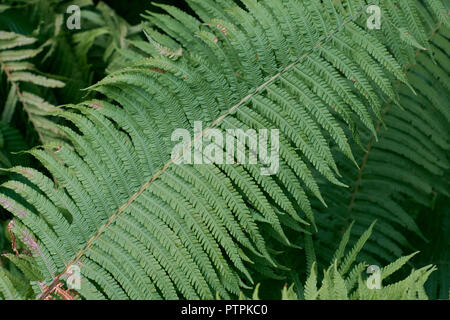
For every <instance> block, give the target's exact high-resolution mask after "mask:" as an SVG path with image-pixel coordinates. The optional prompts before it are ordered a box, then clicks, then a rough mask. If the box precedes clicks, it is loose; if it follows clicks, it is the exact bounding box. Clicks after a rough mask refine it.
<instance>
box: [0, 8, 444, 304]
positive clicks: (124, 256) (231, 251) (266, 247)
mask: <svg viewBox="0 0 450 320" xmlns="http://www.w3.org/2000/svg"><path fill="white" fill-rule="evenodd" d="M394 2H395V1H390V0H386V1H383V2H382V4H381V6H382V9H383V12H384V19H386V25H384V27H383V28H382V29H380V30H368V29H367V28H366V26H365V22H366V19H367V17H366V16H365V14H364V12H365V8H366V5H367V4H368V3H371V2H369V1H368V2H367V3H366V1H357V0H345V1H339V2H336V1H330V0H326V1H322V2H319V1H315V0H301V1H300V0H279V1H270V0H261V1H256V0H242V1H240V3H241V5H242V6H239V5H238V4H237V3H235V2H234V1H232V0H220V1H212V0H201V1H200V0H187V3H188V4H189V5H190V7H191V9H192V11H194V12H195V14H196V17H194V16H191V15H189V14H188V13H186V12H185V11H181V10H179V9H177V8H175V7H171V6H167V5H159V7H160V8H161V9H163V10H165V11H166V12H167V13H166V14H161V13H153V12H147V14H146V15H145V16H144V18H145V19H147V20H148V23H146V24H144V27H143V29H144V30H145V33H144V34H145V36H146V41H145V40H142V39H139V38H134V37H132V38H130V39H128V40H125V38H126V37H127V36H130V35H131V36H132V35H133V33H134V31H135V30H138V29H135V28H132V27H130V26H129V25H128V24H127V23H125V22H124V21H123V20H121V19H120V18H110V16H108V14H105V12H109V11H108V10H109V9H107V8H106V7H99V10H100V12H102V14H103V15H101V17H102V19H103V20H101V19H100V15H89V16H90V17H92V19H91V20H92V21H91V22H95V21H97V22H98V24H99V26H98V27H96V28H94V29H92V30H89V31H83V32H81V33H78V34H77V35H75V37H74V39H75V42H76V50H75V51H76V53H77V55H85V54H87V53H88V52H89V51H90V49H91V48H94V47H95V43H96V41H99V42H97V44H100V46H102V44H103V45H104V46H103V48H106V49H105V54H104V55H103V60H104V61H105V62H107V63H108V64H110V68H109V69H108V71H109V72H112V73H110V74H109V75H108V76H106V77H105V78H104V79H103V80H101V81H99V82H98V83H96V84H95V85H93V86H91V87H90V92H91V93H90V94H91V96H94V95H96V94H97V97H98V98H97V99H94V98H92V99H90V100H87V101H83V102H80V103H78V104H69V105H65V106H63V107H60V108H57V109H55V108H53V107H52V109H51V112H52V116H53V117H58V118H59V119H60V120H59V121H58V123H57V124H55V125H54V128H56V129H57V130H58V132H62V134H61V136H64V137H65V138H66V139H67V140H68V141H69V143H68V144H63V143H61V142H58V141H55V140H53V141H52V142H49V143H46V144H44V145H43V146H42V147H35V148H33V149H31V150H30V151H28V154H30V155H32V156H33V157H35V158H36V159H37V160H39V161H40V163H41V164H42V165H43V166H44V167H45V168H46V171H43V170H36V169H33V168H27V167H24V166H23V165H22V166H15V167H13V168H11V169H9V172H10V173H11V175H12V178H11V179H10V180H8V181H7V182H5V183H3V184H2V186H1V190H0V191H1V196H0V204H1V206H2V207H3V208H5V209H6V210H8V211H9V212H11V213H12V214H13V215H14V220H13V221H14V223H13V225H12V227H11V232H12V234H13V235H14V238H15V239H16V240H17V242H18V246H19V247H20V248H22V250H23V249H25V248H26V250H28V251H29V254H30V255H31V256H32V257H33V259H28V258H26V259H27V260H26V262H27V263H28V264H27V267H28V268H29V269H32V270H38V272H33V275H34V276H33V277H31V278H30V276H26V275H25V279H26V281H28V282H29V284H30V286H31V287H32V289H30V286H28V287H27V286H25V288H26V289H25V290H22V291H21V292H22V293H20V292H19V291H18V290H17V289H15V287H14V286H11V284H12V283H13V280H11V279H12V278H11V276H10V275H9V274H8V272H9V271H2V274H0V278H1V279H2V281H3V282H2V284H1V286H0V291H1V292H2V295H3V297H5V298H17V297H22V298H23V297H26V295H27V294H28V292H30V290H32V291H33V293H34V295H35V297H37V298H48V296H49V295H50V294H51V293H53V290H54V289H55V287H57V286H59V285H60V284H61V283H60V282H61V281H62V280H63V279H65V278H67V276H68V274H67V271H68V269H69V267H70V266H71V265H73V264H77V265H80V266H81V273H82V286H81V289H80V290H78V292H77V293H78V295H79V297H81V298H84V299H105V298H107V299H161V298H162V299H177V298H189V299H196V298H201V299H212V298H214V297H217V296H218V297H220V298H225V299H228V298H236V297H239V295H240V294H242V290H248V289H251V288H253V287H254V284H255V283H256V282H260V280H267V279H275V280H274V281H283V282H286V280H288V279H289V280H290V281H291V280H294V281H293V282H294V284H295V285H294V286H293V287H291V288H289V289H288V288H285V289H283V297H285V298H295V295H297V297H304V298H308V299H309V298H311V299H316V298H319V299H335V298H336V299H347V298H350V299H400V298H408V299H414V298H416V299H424V298H426V297H427V294H426V293H425V291H424V289H423V286H424V282H425V281H426V279H427V278H428V276H429V274H430V273H431V272H432V271H434V267H432V266H427V267H423V268H419V269H417V270H415V271H412V272H411V273H410V274H409V275H408V276H407V277H405V278H404V279H403V280H400V281H397V282H393V284H391V285H388V286H385V287H383V289H381V290H376V291H373V290H368V289H367V287H365V284H364V282H363V280H362V276H361V274H362V273H363V271H364V270H365V269H364V268H365V264H363V263H361V262H360V261H357V257H358V256H361V257H362V258H363V259H364V260H365V261H367V262H368V263H374V262H379V263H380V265H386V262H392V261H395V262H393V264H389V265H387V267H385V268H384V269H383V270H382V272H384V276H386V277H387V276H388V275H390V274H392V273H394V272H395V271H396V270H397V269H399V268H400V267H401V266H402V265H404V264H405V263H406V262H407V261H408V260H409V259H410V258H412V256H411V255H410V256H406V257H405V258H401V256H402V255H404V253H405V251H408V252H411V251H414V250H412V249H413V245H411V244H410V243H409V240H407V239H408V238H409V237H410V236H412V237H416V238H418V239H419V240H417V241H427V239H426V237H425V236H424V234H423V232H422V231H421V229H420V227H419V225H418V224H417V222H416V220H415V217H414V215H413V214H411V213H410V212H409V210H410V208H409V206H408V205H407V204H409V205H412V204H417V205H420V206H423V207H424V208H429V207H432V202H433V201H431V199H432V195H433V194H434V195H436V194H442V195H444V196H448V181H447V180H446V179H445V175H446V173H448V168H449V163H448V161H449V159H448V149H449V142H448V138H447V137H448V133H449V132H448V128H449V127H450V126H449V125H448V124H449V117H450V113H449V108H448V101H449V99H448V98H449V97H448V96H449V91H448V90H449V88H448V81H447V79H448V70H447V69H448V67H447V66H448V65H449V64H448V55H447V53H446V52H447V51H448V48H449V47H450V45H449V41H448V38H447V37H446V33H445V31H446V30H447V29H446V28H447V27H448V21H447V18H448V14H444V13H443V12H442V8H443V7H444V3H442V2H441V1H437V0H436V1H425V2H421V1H418V0H408V1H402V2H401V3H399V4H398V5H396V4H394ZM444 8H445V7H444ZM103 10H105V11H103ZM388 25H389V26H390V27H387V26H388ZM112 30H114V31H112ZM106 35H109V38H107V40H106V42H104V41H103V40H105V38H102V37H103V36H106ZM17 37H18V38H20V39H22V38H21V37H22V36H20V35H17ZM26 39H28V38H26ZM102 39H103V40H102ZM17 41H18V40H17ZM24 41H25V42H26V41H31V40H24V39H22V40H20V41H19V42H20V43H21V44H22V43H24ZM105 43H106V45H105ZM29 44H31V42H30V43H29ZM119 48H121V50H119V51H118V53H117V54H116V55H115V56H114V55H112V54H111V52H112V51H114V50H113V49H119ZM425 49H426V50H425ZM34 50H35V49H34ZM34 50H33V49H31V51H30V49H27V51H26V52H23V51H22V53H17V52H12V53H11V51H6V52H9V53H7V54H3V53H2V54H3V55H0V59H2V58H3V61H12V60H11V59H16V58H17V59H18V58H22V59H25V58H27V57H28V56H29V55H33V54H34V53H35V51H34ZM417 50H419V51H417ZM421 51H424V52H421ZM5 57H6V60H5ZM87 64H88V62H87V60H84V62H83V65H87ZM12 79H13V80H10V81H31V82H33V83H34V84H43V83H45V84H47V85H50V84H55V83H53V82H51V81H50V82H49V80H46V79H43V78H42V77H37V78H36V76H34V77H33V76H31V75H30V74H23V73H19V75H18V76H16V77H15V78H14V77H13V78H12ZM14 79H15V80H14ZM34 98H35V99H37V98H38V97H34ZM40 101H41V100H40ZM74 102H78V101H77V100H76V99H74ZM43 103H44V102H43V101H41V104H43ZM200 120H201V121H203V122H204V123H208V124H209V125H211V127H217V128H220V129H223V130H226V129H244V130H247V129H255V130H258V129H279V131H280V168H279V171H278V172H277V174H276V175H263V174H261V171H260V169H261V168H262V167H263V165H262V164H258V165H245V164H244V165H221V164H209V165H206V164H202V165H173V163H172V161H171V160H170V153H171V149H172V147H173V143H172V142H171V141H170V136H171V133H172V132H173V131H174V130H175V129H178V128H186V129H190V128H191V127H193V123H194V121H200ZM44 142H47V141H44ZM375 219H377V220H378V222H377V223H376V224H375V225H373V221H374V220H375ZM351 221H354V224H353V225H352V228H348V229H347V227H348V225H350V222H351ZM369 225H370V227H369ZM368 227H369V228H368ZM341 230H342V231H343V230H347V231H346V232H342V233H341ZM372 232H373V237H372V238H370V240H369V237H370V235H371V234H372ZM342 235H343V236H342ZM407 237H408V238H407ZM340 238H342V242H341V245H340V246H338V250H337V251H336V252H335V253H334V252H333V251H331V250H330V249H329V248H330V247H334V244H335V243H336V242H337V239H340ZM348 245H351V246H352V249H351V250H350V251H349V252H347V254H345V248H346V247H347V246H348ZM363 247H364V250H363ZM302 248H304V250H302ZM361 250H363V251H361ZM360 252H361V254H360V255H358V254H359V253H360ZM300 256H305V258H306V259H298V257H300ZM293 257H294V258H293ZM396 259H397V260H396ZM330 261H331V266H329V265H330ZM11 262H12V263H13V264H14V265H17V266H18V267H19V265H18V264H21V263H24V262H23V261H22V259H21V257H20V256H19V257H16V258H15V259H14V261H11ZM381 263H382V264H381ZM328 266H329V267H328ZM323 267H327V268H326V269H325V271H324V275H323V278H322V279H321V285H320V287H317V283H318V281H319V280H318V278H319V274H318V272H317V270H318V269H323ZM19 269H20V270H22V271H21V272H22V273H23V274H25V271H23V268H20V267H19ZM22 273H21V274H22ZM382 274H383V273H382ZM303 278H306V279H307V281H306V284H305V287H304V289H299V288H302V286H300V285H299V283H300V282H301V281H300V279H303ZM20 279H22V278H20ZM444 287H445V286H444ZM294 290H296V291H297V292H294ZM23 292H25V293H23ZM254 297H257V294H255V295H254Z"/></svg>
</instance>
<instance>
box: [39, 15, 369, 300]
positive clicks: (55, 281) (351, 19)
mask: <svg viewBox="0 0 450 320" xmlns="http://www.w3.org/2000/svg"><path fill="white" fill-rule="evenodd" d="M367 7H368V6H364V7H362V8H361V9H360V10H359V11H358V12H357V13H356V14H355V15H353V16H350V17H349V18H348V19H347V21H344V22H343V23H342V24H341V25H339V26H338V27H337V28H336V29H335V30H333V31H331V32H330V33H328V34H327V35H326V36H325V38H324V39H323V40H322V41H319V42H317V44H315V45H314V46H313V47H312V48H311V49H309V50H308V51H306V52H305V53H304V54H303V55H301V56H300V57H298V58H297V59H296V60H295V61H294V62H292V63H291V64H289V65H288V66H286V67H284V68H283V69H282V70H281V71H279V72H278V73H277V74H275V75H274V76H272V77H270V78H269V79H268V80H267V81H266V82H264V83H263V84H261V85H260V86H259V87H257V88H256V89H255V90H254V91H253V92H252V93H250V94H248V95H247V96H246V97H244V98H243V99H241V100H240V101H239V102H238V103H237V104H235V105H234V106H232V107H231V108H230V109H229V110H228V111H227V112H226V113H224V114H223V115H221V116H220V117H219V118H217V119H216V120H215V121H213V122H212V123H211V125H210V126H209V127H207V128H206V129H204V130H203V131H202V132H201V134H199V135H198V136H197V137H196V138H195V139H193V140H191V142H190V143H189V144H187V145H186V147H185V148H184V149H183V150H182V151H180V153H178V155H177V156H176V157H175V159H171V160H170V161H168V162H167V163H166V164H165V165H164V167H163V168H162V169H161V170H159V171H158V172H156V173H155V174H154V175H153V176H152V178H151V179H150V180H149V181H147V182H146V183H145V184H143V185H142V186H141V188H140V189H139V190H138V191H137V192H136V193H134V194H133V195H132V196H131V197H130V198H129V199H128V201H127V202H126V203H125V204H123V205H122V206H121V207H120V208H119V209H118V211H117V212H116V213H115V214H114V215H112V216H111V217H109V219H108V220H107V221H106V223H105V224H103V225H102V226H101V227H100V228H99V229H98V231H97V233H96V234H95V235H94V236H93V237H92V238H90V239H89V241H88V242H87V243H86V245H85V246H84V247H83V248H82V249H81V250H80V251H79V252H78V253H77V255H76V256H75V258H74V259H73V260H72V261H70V262H69V263H68V264H67V266H66V268H65V269H64V270H63V271H62V272H61V273H60V274H58V275H57V276H55V278H54V279H53V281H52V282H51V284H50V285H49V286H48V287H46V289H45V290H44V292H43V293H42V294H41V295H40V296H39V297H38V299H39V300H45V298H47V296H48V295H49V294H50V293H51V292H52V291H53V290H54V289H55V288H56V287H57V286H58V284H59V283H60V280H59V279H60V277H61V276H63V275H64V274H65V273H66V272H67V271H68V269H69V267H70V266H71V265H73V264H74V263H77V262H78V261H79V260H80V259H81V257H82V256H83V255H84V253H85V252H86V251H87V250H88V249H89V248H90V247H91V246H92V244H93V243H94V241H95V240H96V239H98V238H99V237H100V236H101V235H102V233H103V232H104V231H105V230H106V229H107V228H108V227H109V226H110V225H111V224H112V223H113V222H114V220H115V219H116V218H117V217H118V216H119V215H120V214H122V213H123V212H124V210H125V209H126V208H127V207H128V206H129V205H131V204H132V203H133V202H134V201H135V200H136V199H137V198H138V197H139V196H140V195H141V194H142V193H143V192H144V191H145V190H146V189H147V188H148V187H149V186H150V185H151V184H152V183H153V182H154V181H155V180H156V179H158V177H159V176H160V175H161V174H163V173H164V172H165V171H166V170H167V169H168V168H169V167H170V166H171V165H172V164H173V163H174V162H175V161H176V160H177V159H179V158H180V157H181V156H183V154H184V152H186V151H187V150H188V149H190V147H191V146H192V145H193V144H194V143H195V142H197V141H198V140H199V139H202V138H203V136H204V135H205V134H206V133H208V132H209V131H210V130H211V129H213V128H214V127H216V126H217V124H219V123H220V122H221V121H223V120H224V119H225V118H226V117H227V116H229V115H230V114H232V113H233V112H234V111H236V110H237V109H238V108H239V107H240V106H242V105H243V104H245V103H247V102H248V101H249V100H250V99H251V98H253V97H254V96H255V95H257V94H258V93H260V92H262V91H263V90H264V89H265V88H267V87H268V86H269V85H270V84H272V83H273V82H275V81H276V80H277V79H279V78H280V77H281V76H282V75H283V74H285V73H286V72H288V71H289V70H291V69H292V68H294V67H295V66H296V65H297V64H298V63H300V62H301V61H302V60H303V59H305V58H306V57H308V56H309V55H311V54H312V53H314V52H315V51H316V50H317V49H318V48H320V47H322V46H323V45H324V44H326V43H327V42H328V41H329V40H331V39H332V37H333V36H334V35H335V34H337V33H338V32H339V31H341V30H343V28H344V27H345V25H347V24H348V23H350V22H354V21H355V20H357V19H358V18H359V17H360V16H361V14H362V13H363V12H364V11H365V10H366V8H367Z"/></svg>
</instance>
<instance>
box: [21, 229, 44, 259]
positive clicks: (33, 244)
mask: <svg viewBox="0 0 450 320" xmlns="http://www.w3.org/2000/svg"><path fill="white" fill-rule="evenodd" d="M22 237H23V242H24V243H25V244H26V245H27V247H28V248H29V249H30V250H31V252H33V253H34V254H39V253H40V252H41V248H40V247H39V244H38V243H37V241H36V240H35V239H34V238H33V236H32V235H31V234H30V233H29V232H28V231H26V230H23V231H22Z"/></svg>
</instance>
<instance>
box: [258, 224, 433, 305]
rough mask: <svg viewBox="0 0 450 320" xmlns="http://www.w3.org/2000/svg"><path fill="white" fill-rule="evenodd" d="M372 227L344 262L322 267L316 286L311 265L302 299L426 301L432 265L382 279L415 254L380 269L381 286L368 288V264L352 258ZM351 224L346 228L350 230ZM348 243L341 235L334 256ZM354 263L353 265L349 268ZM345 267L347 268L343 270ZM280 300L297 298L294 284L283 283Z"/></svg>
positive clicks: (337, 261)
mask: <svg viewBox="0 0 450 320" xmlns="http://www.w3.org/2000/svg"><path fill="white" fill-rule="evenodd" d="M371 228H372V226H371ZM371 228H370V229H369V230H367V231H366V232H365V233H364V234H363V236H361V238H359V239H358V245H357V246H355V247H353V248H352V250H351V251H350V252H348V253H347V256H345V259H343V262H342V263H340V262H339V259H335V260H333V263H332V264H331V265H330V266H329V267H328V268H327V269H325V270H323V277H322V281H321V283H320V285H318V275H317V271H316V265H315V262H314V264H313V266H312V267H311V271H310V274H309V276H308V278H307V279H306V282H305V286H304V287H303V288H301V291H300V292H301V296H300V298H301V299H304V300H349V299H350V300H416V299H419V300H426V299H428V296H427V294H426V293H425V289H424V283H425V282H426V281H427V279H428V277H429V276H430V274H431V273H432V272H434V271H435V270H436V268H435V267H433V266H432V265H429V266H426V267H423V268H420V269H418V270H412V271H411V273H410V274H409V275H408V276H407V277H406V278H405V279H402V280H400V281H397V282H394V283H391V284H382V283H381V282H382V281H383V280H385V279H386V278H388V277H389V276H390V275H391V274H393V273H395V272H396V271H398V270H399V269H401V268H402V267H403V266H404V265H405V264H406V263H407V262H408V261H409V260H410V259H411V258H412V257H413V256H414V255H415V253H414V254H411V255H409V256H406V257H401V258H399V259H398V260H396V261H394V262H392V263H391V264H389V265H388V266H386V267H384V268H382V269H381V270H380V272H379V277H380V287H378V288H376V287H371V286H369V285H368V281H369V280H370V279H369V278H368V279H366V281H364V280H363V275H364V272H365V271H366V268H367V267H368V266H369V265H368V264H366V263H359V264H355V258H356V255H357V254H358V252H359V251H360V250H361V248H362V246H363V245H364V243H365V242H366V241H367V239H368V237H369V236H370V234H371ZM350 229H351V227H350V228H349V229H348V230H347V231H346V234H349V233H350ZM346 245H347V239H346V238H344V239H343V240H342V241H341V243H340V245H339V249H338V250H337V251H336V253H335V256H336V257H338V256H340V255H342V254H343V251H344V250H345V247H346ZM350 266H353V267H352V268H349V267H350ZM346 269H348V271H345V270H346ZM253 299H259V285H258V286H257V287H256V288H255V291H254V293H253ZM281 299H282V300H297V299H299V295H298V294H297V293H296V290H294V285H291V286H290V287H289V288H288V287H287V286H286V285H285V286H284V288H283V290H282V292H281Z"/></svg>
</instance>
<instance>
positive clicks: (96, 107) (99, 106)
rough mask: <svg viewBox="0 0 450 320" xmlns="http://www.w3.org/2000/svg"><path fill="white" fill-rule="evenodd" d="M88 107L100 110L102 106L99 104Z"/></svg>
mask: <svg viewBox="0 0 450 320" xmlns="http://www.w3.org/2000/svg"><path fill="white" fill-rule="evenodd" d="M89 106H90V107H91V108H94V109H101V108H103V106H102V105H101V104H99V103H92V104H90V105H89Z"/></svg>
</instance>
